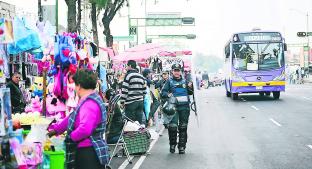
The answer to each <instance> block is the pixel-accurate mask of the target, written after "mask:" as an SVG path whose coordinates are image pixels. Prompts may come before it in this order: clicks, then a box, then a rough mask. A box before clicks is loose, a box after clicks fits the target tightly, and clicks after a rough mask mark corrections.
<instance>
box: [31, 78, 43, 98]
mask: <svg viewBox="0 0 312 169" xmlns="http://www.w3.org/2000/svg"><path fill="white" fill-rule="evenodd" d="M30 90H31V91H32V97H36V96H38V97H39V98H40V99H42V97H43V77H35V80H34V84H33V85H32V86H31V89H30Z"/></svg>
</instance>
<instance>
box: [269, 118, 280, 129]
mask: <svg viewBox="0 0 312 169" xmlns="http://www.w3.org/2000/svg"><path fill="white" fill-rule="evenodd" d="M270 120H271V121H272V122H273V123H274V124H276V125H277V126H279V127H281V126H282V125H281V124H279V123H278V122H277V121H275V120H274V119H272V118H270Z"/></svg>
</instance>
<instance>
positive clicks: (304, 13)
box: [290, 8, 311, 73]
mask: <svg viewBox="0 0 312 169" xmlns="http://www.w3.org/2000/svg"><path fill="white" fill-rule="evenodd" d="M290 10H291V11H296V12H297V13H300V14H302V15H305V16H306V17H307V22H306V26H307V27H306V28H307V33H306V37H307V41H308V44H307V45H308V46H307V47H308V73H310V68H309V66H310V36H311V35H310V34H309V12H308V11H307V12H303V11H301V10H299V9H294V8H291V9H290ZM309 35H310V36H309Z"/></svg>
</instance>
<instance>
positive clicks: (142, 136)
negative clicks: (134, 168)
mask: <svg viewBox="0 0 312 169" xmlns="http://www.w3.org/2000/svg"><path fill="white" fill-rule="evenodd" d="M123 137H124V140H125V143H126V146H127V149H128V151H129V154H144V153H146V152H147V150H148V149H149V146H150V138H151V135H150V133H149V132H148V130H142V131H131V132H125V133H124V135H123Z"/></svg>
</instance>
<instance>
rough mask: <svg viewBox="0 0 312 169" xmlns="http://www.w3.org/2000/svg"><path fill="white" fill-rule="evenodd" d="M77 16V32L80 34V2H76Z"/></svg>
mask: <svg viewBox="0 0 312 169" xmlns="http://www.w3.org/2000/svg"><path fill="white" fill-rule="evenodd" d="M77 4H78V16H77V31H78V32H79V34H80V33H81V0H77Z"/></svg>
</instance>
